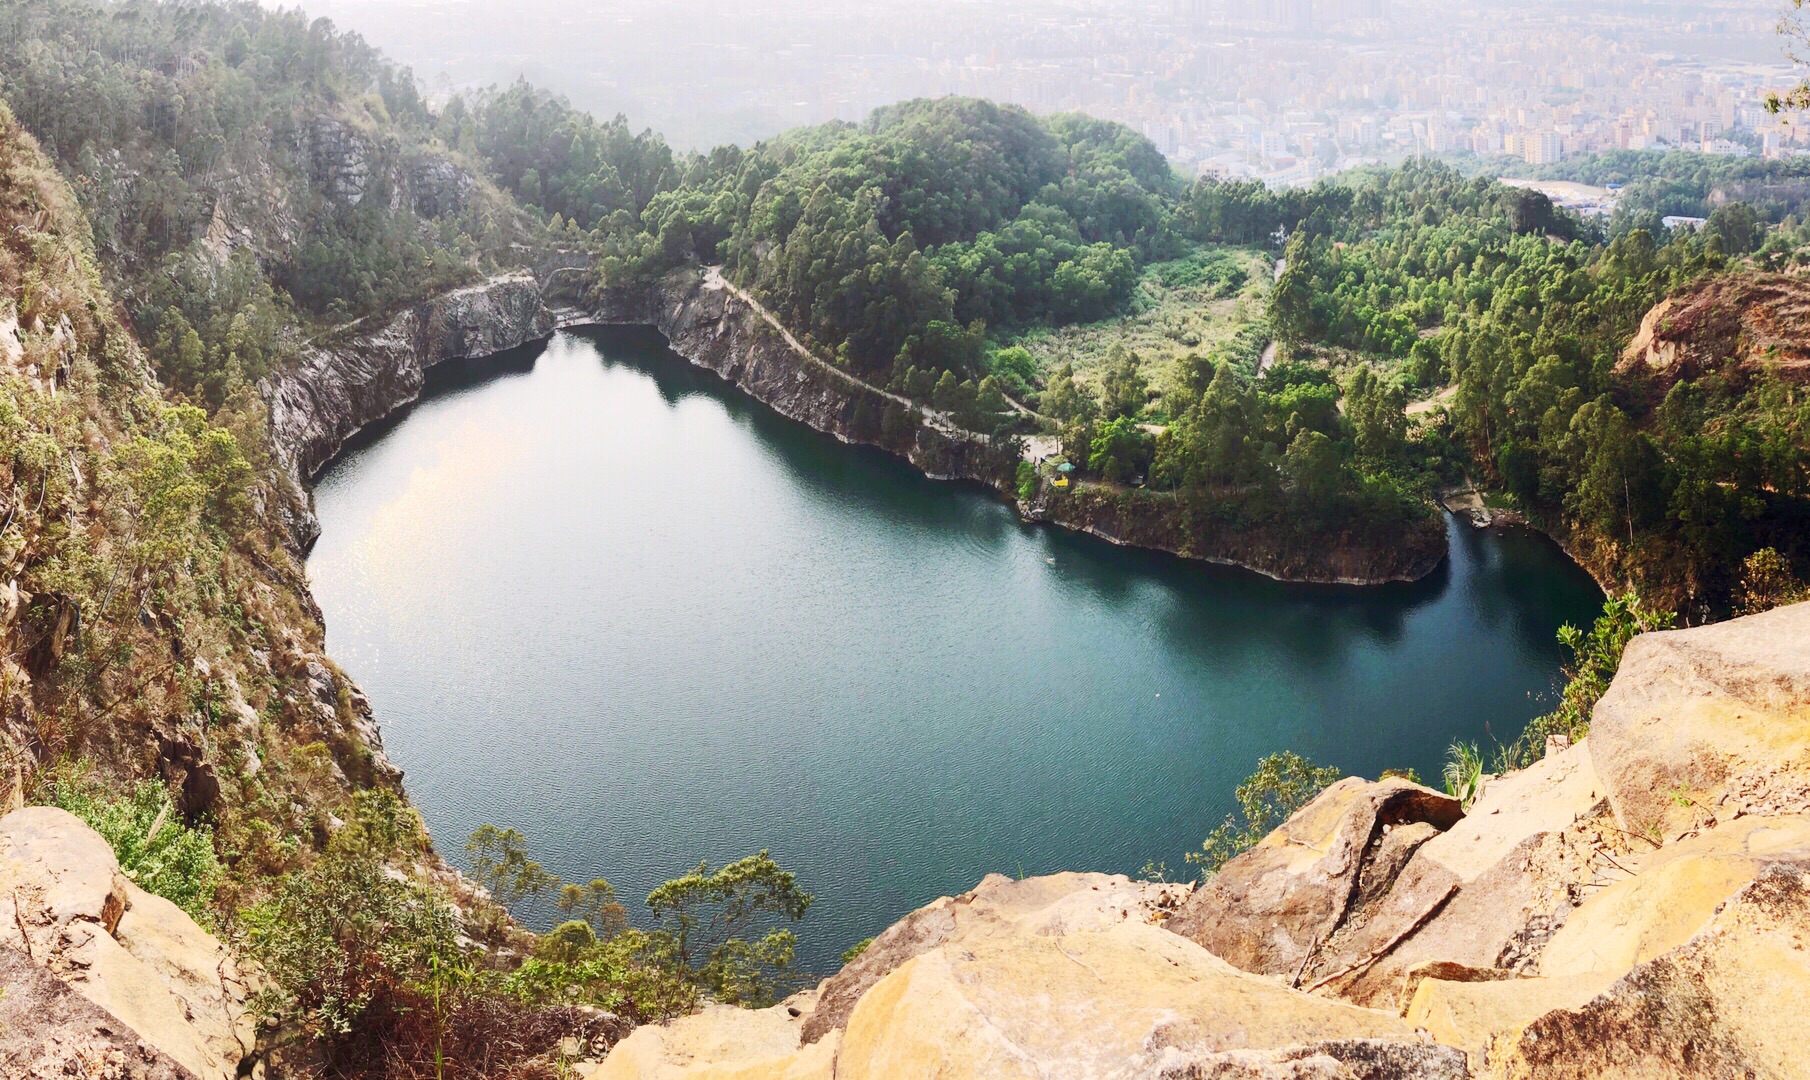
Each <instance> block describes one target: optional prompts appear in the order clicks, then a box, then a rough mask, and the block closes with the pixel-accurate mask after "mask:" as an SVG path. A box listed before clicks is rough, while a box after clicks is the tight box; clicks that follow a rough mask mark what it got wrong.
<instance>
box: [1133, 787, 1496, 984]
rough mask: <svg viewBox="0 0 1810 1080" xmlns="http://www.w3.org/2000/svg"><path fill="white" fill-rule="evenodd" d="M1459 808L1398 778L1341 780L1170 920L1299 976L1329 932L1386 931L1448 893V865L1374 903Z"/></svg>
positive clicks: (1277, 971) (1204, 939) (1231, 951)
mask: <svg viewBox="0 0 1810 1080" xmlns="http://www.w3.org/2000/svg"><path fill="white" fill-rule="evenodd" d="M1462 816H1463V810H1462V809H1461V808H1460V806H1459V803H1458V800H1457V799H1454V798H1452V797H1451V796H1449V795H1444V794H1441V793H1439V792H1436V791H1432V790H1430V789H1428V788H1424V787H1421V786H1420V785H1418V784H1410V783H1408V782H1407V781H1405V780H1394V779H1390V780H1382V781H1379V782H1377V783H1366V782H1365V781H1363V780H1359V779H1356V778H1348V779H1345V780H1341V781H1339V782H1338V783H1336V784H1334V785H1332V786H1331V787H1329V788H1327V789H1326V790H1325V791H1323V792H1321V793H1320V796H1319V797H1318V798H1316V799H1315V800H1314V801H1313V802H1311V803H1309V804H1308V805H1307V806H1306V807H1304V808H1302V810H1301V811H1300V812H1299V813H1297V814H1296V815H1295V816H1294V817H1292V818H1290V819H1289V820H1288V821H1287V822H1286V823H1285V824H1284V825H1283V826H1282V827H1281V828H1279V829H1277V830H1276V831H1275V832H1273V833H1271V834H1270V835H1269V836H1267V837H1265V838H1264V839H1263V841H1262V842H1261V843H1259V844H1258V845H1257V846H1256V847H1255V848H1252V849H1251V850H1250V851H1247V852H1245V853H1244V854H1243V855H1240V856H1239V857H1238V858H1236V859H1233V860H1232V861H1231V862H1229V863H1227V864H1226V865H1225V866H1224V867H1223V868H1222V869H1221V870H1220V871H1219V873H1217V874H1215V875H1214V876H1213V878H1212V880H1210V881H1208V882H1207V884H1206V885H1205V886H1204V887H1203V888H1202V889H1201V890H1200V892H1198V893H1196V894H1195V895H1194V897H1193V898H1192V899H1190V900H1189V901H1188V903H1187V905H1186V906H1185V907H1184V908H1183V909H1182V912H1181V914H1180V915H1178V916H1176V918H1175V919H1174V920H1172V921H1171V923H1170V927H1169V928H1170V929H1171V930H1173V931H1175V932H1176V933H1178V934H1182V935H1184V936H1186V937H1189V938H1192V939H1193V940H1194V941H1196V942H1199V943H1200V944H1201V945H1203V946H1205V947H1206V948H1207V949H1208V950H1209V951H1211V952H1213V953H1215V954H1216V955H1218V956H1220V957H1223V958H1224V959H1226V960H1228V961H1230V962H1231V963H1232V964H1234V965H1236V966H1238V967H1240V968H1242V969H1244V970H1245V971H1252V972H1256V973H1258V974H1262V975H1280V976H1283V977H1284V978H1285V979H1287V980H1288V982H1289V983H1290V985H1298V984H1299V983H1300V981H1301V979H1303V978H1304V977H1306V975H1307V969H1308V968H1309V967H1310V966H1311V965H1313V964H1314V962H1315V960H1316V959H1317V958H1318V956H1319V954H1320V953H1321V952H1322V951H1323V950H1324V949H1325V948H1326V947H1327V946H1328V944H1329V942H1330V941H1331V940H1332V938H1333V937H1334V935H1335V934H1336V933H1339V932H1340V931H1347V930H1355V929H1356V927H1357V926H1358V925H1359V924H1360V923H1361V924H1363V925H1364V926H1366V927H1367V928H1371V924H1372V923H1375V924H1376V925H1375V926H1374V927H1373V928H1371V933H1379V932H1380V933H1382V934H1384V935H1391V934H1394V933H1398V932H1401V931H1405V930H1407V929H1409V928H1410V927H1412V926H1413V925H1415V924H1417V923H1418V922H1419V921H1420V920H1421V919H1422V917H1423V916H1424V915H1425V914H1426V913H1427V912H1428V911H1430V910H1431V909H1433V908H1436V907H1438V906H1439V905H1441V904H1443V903H1444V902H1445V900H1446V898H1447V897H1448V896H1449V895H1451V893H1452V892H1453V891H1454V889H1456V887H1457V882H1456V881H1455V880H1454V879H1453V878H1452V877H1451V875H1450V874H1439V875H1435V876H1434V879H1433V880H1430V881H1429V882H1427V883H1426V884H1425V885H1424V887H1422V888H1420V889H1419V890H1417V891H1416V893H1415V899H1414V901H1413V902H1412V903H1410V904H1407V905H1402V904H1400V902H1399V900H1400V897H1399V896H1398V898H1397V900H1398V902H1397V904H1396V905H1395V906H1394V907H1379V906H1378V904H1377V902H1378V901H1379V900H1381V899H1382V895H1381V892H1379V888H1378V885H1379V884H1380V885H1381V886H1383V887H1384V890H1385V891H1386V886H1387V885H1388V884H1389V883H1392V882H1395V881H1397V875H1398V874H1399V873H1400V871H1401V868H1402V865H1403V864H1404V863H1405V862H1406V861H1407V858H1408V856H1409V855H1411V854H1412V852H1413V850H1414V849H1415V848H1416V847H1418V846H1419V845H1421V844H1424V843H1426V842H1427V841H1428V840H1430V839H1432V838H1433V837H1434V836H1435V835H1437V834H1438V832H1439V831H1440V830H1441V829H1449V828H1451V827H1452V825H1453V824H1455V823H1456V822H1457V821H1458V819H1459V818H1460V817H1462ZM1366 876H1368V877H1370V878H1372V879H1379V878H1380V879H1381V880H1380V882H1378V881H1372V882H1366V881H1365V880H1364V879H1365V877H1366ZM1367 886H1368V887H1367ZM1358 948H1359V949H1360V950H1361V951H1368V950H1366V949H1363V946H1358Z"/></svg>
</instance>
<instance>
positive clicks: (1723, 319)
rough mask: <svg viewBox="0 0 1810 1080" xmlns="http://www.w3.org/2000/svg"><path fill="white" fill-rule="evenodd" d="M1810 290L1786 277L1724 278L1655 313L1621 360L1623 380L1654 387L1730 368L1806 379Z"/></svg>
mask: <svg viewBox="0 0 1810 1080" xmlns="http://www.w3.org/2000/svg"><path fill="white" fill-rule="evenodd" d="M1807 325H1810V288H1807V287H1806V286H1805V284H1804V282H1803V280H1802V279H1801V278H1798V277H1796V276H1794V275H1791V274H1767V273H1754V274H1724V275H1719V276H1717V277H1715V278H1712V279H1709V280H1707V281H1703V282H1700V283H1698V284H1696V285H1693V286H1691V287H1690V288H1688V289H1686V290H1684V291H1683V292H1681V293H1679V294H1678V295H1676V296H1670V297H1667V298H1666V299H1664V300H1662V301H1660V302H1659V303H1658V304H1656V305H1654V307H1653V308H1652V310H1650V311H1648V312H1647V314H1646V317H1645V318H1644V319H1642V320H1641V322H1640V330H1639V332H1638V333H1636V334H1635V335H1634V338H1633V340H1631V341H1630V342H1629V343H1628V347H1627V348H1626V349H1625V350H1624V351H1623V353H1622V360H1621V364H1620V366H1619V368H1618V370H1619V371H1621V372H1629V371H1634V370H1641V371H1644V372H1645V373H1647V374H1648V375H1649V376H1650V377H1652V378H1653V379H1654V381H1655V382H1657V383H1658V385H1659V388H1660V389H1659V392H1660V393H1661V394H1663V393H1664V391H1665V390H1666V389H1668V388H1670V386H1671V384H1673V383H1675V382H1678V381H1680V380H1682V379H1690V378H1695V377H1697V376H1698V375H1702V374H1704V373H1707V372H1711V371H1716V370H1718V369H1721V368H1724V367H1726V366H1729V365H1735V366H1739V367H1747V368H1766V369H1769V370H1771V371H1774V372H1776V373H1778V374H1780V375H1782V376H1784V377H1786V378H1788V379H1795V380H1799V381H1801V380H1803V379H1806V378H1810V349H1806V348H1805V344H1804V342H1805V334H1804V328H1805V327H1806V326H1807Z"/></svg>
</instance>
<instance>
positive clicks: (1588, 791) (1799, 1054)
mask: <svg viewBox="0 0 1810 1080" xmlns="http://www.w3.org/2000/svg"><path fill="white" fill-rule="evenodd" d="M1805 612H1806V609H1805V608H1798V609H1787V610H1785V611H1782V612H1774V613H1772V614H1770V615H1765V616H1757V617H1754V618H1751V619H1745V620H1740V621H1738V622H1735V623H1731V624H1727V625H1726V626H1723V627H1715V628H1711V630H1709V631H1688V632H1685V633H1683V634H1664V635H1651V636H1649V637H1648V638H1642V639H1638V640H1637V641H1636V643H1635V647H1631V648H1630V650H1629V653H1628V660H1626V661H1624V663H1623V666H1622V669H1621V672H1620V674H1619V675H1618V676H1617V677H1616V681H1615V684H1614V687H1613V688H1612V689H1611V692H1610V694H1609V695H1608V696H1606V697H1605V698H1604V699H1603V703H1602V704H1601V705H1599V707H1598V713H1597V718H1596V724H1597V728H1596V731H1595V732H1593V734H1592V735H1591V737H1590V738H1589V739H1588V740H1585V741H1584V742H1581V743H1579V744H1577V745H1576V746H1572V747H1569V748H1567V749H1563V750H1559V751H1556V752H1554V753H1552V754H1550V755H1549V756H1548V757H1547V758H1546V759H1545V760H1544V761H1542V762H1540V763H1539V764H1538V765H1536V766H1534V767H1533V768H1530V769H1527V770H1524V771H1522V772H1520V773H1517V774H1515V775H1512V776H1508V777H1501V778H1495V779H1493V780H1491V781H1490V782H1489V783H1488V784H1486V786H1485V788H1484V790H1483V792H1482V793H1481V795H1480V796H1479V798H1478V799H1477V800H1476V802H1475V803H1474V804H1473V805H1472V807H1471V809H1470V811H1469V813H1468V814H1464V815H1463V816H1462V817H1461V816H1460V813H1459V808H1458V807H1457V805H1456V803H1455V802H1454V801H1453V800H1450V799H1447V798H1446V797H1444V796H1441V795H1439V794H1438V793H1436V792H1432V791H1428V790H1426V789H1424V788H1420V787H1418V786H1417V785H1412V784H1408V783H1405V782H1403V781H1400V780H1386V781H1382V782H1378V783H1367V782H1365V781H1362V780H1345V781H1341V782H1340V783H1338V784H1336V785H1334V786H1332V787H1331V788H1328V789H1327V790H1326V791H1325V792H1323V793H1322V794H1321V795H1320V797H1319V798H1317V799H1315V800H1314V801H1313V802H1312V803H1311V804H1309V805H1308V806H1307V807H1305V808H1303V809H1302V810H1301V811H1300V812H1299V813H1297V814H1296V815H1295V816H1294V817H1292V818H1291V819H1290V820H1289V821H1288V822H1287V823H1285V824H1284V825H1283V826H1282V827H1281V828H1280V829H1278V830H1276V831H1275V832H1274V833H1272V834H1271V835H1270V836H1268V837H1266V838H1265V839H1264V840H1263V842H1262V843H1260V844H1259V845H1258V846H1257V847H1256V848H1254V849H1253V850H1251V851H1250V852H1247V853H1245V854H1244V855H1242V856H1240V857H1239V858H1237V859H1235V860H1233V861H1232V862H1230V863H1228V864H1227V865H1226V866H1225V867H1224V868H1223V869H1221V871H1220V872H1219V874H1218V875H1217V876H1216V877H1215V878H1214V879H1213V880H1211V881H1210V882H1208V883H1207V884H1206V885H1204V886H1202V887H1200V888H1199V889H1198V890H1195V891H1193V892H1192V894H1191V895H1190V894H1188V893H1186V892H1185V891H1178V890H1179V887H1177V886H1167V887H1163V886H1154V885H1146V884H1138V883H1134V882H1130V881H1128V880H1126V879H1124V878H1101V877H1098V876H1093V875H1060V876H1058V877H1054V878H1044V879H1033V880H1031V881H1007V880H1006V879H1004V878H997V877H993V878H988V879H987V880H986V881H984V882H982V883H981V885H980V887H979V888H977V889H975V890H974V891H973V892H971V893H967V894H965V895H963V896H959V897H955V898H952V899H945V900H939V901H937V902H936V903H934V904H930V905H928V906H926V907H924V908H922V909H920V910H919V911H916V912H914V913H912V914H911V915H909V916H907V917H906V918H905V919H904V920H902V921H901V922H899V923H898V924H896V925H895V926H893V927H892V928H891V929H889V930H887V931H886V932H885V933H884V934H882V935H880V937H879V938H877V939H876V940H875V941H874V943H873V945H871V946H869V949H868V951H867V952H865V953H864V954H863V955H862V956H861V957H860V958H859V959H858V960H857V961H856V962H855V963H853V964H850V965H849V966H848V967H847V968H845V969H844V970H843V971H842V972H841V973H840V974H838V975H836V976H835V977H833V978H831V979H830V980H828V981H827V982H825V983H824V984H823V985H822V986H821V987H820V988H819V989H818V990H817V991H816V992H815V993H814V994H811V995H805V996H802V997H801V998H799V999H797V1000H795V1001H794V1002H793V1003H791V1005H790V1007H789V1008H782V1009H777V1010H772V1011H770V1012H769V1013H766V1014H744V1016H743V1017H737V1018H736V1020H735V1023H736V1024H738V1025H742V1026H740V1027H734V1028H732V1027H730V1026H728V1024H727V1023H726V1022H725V1020H724V1018H722V1017H721V1016H720V1014H715V1013H705V1014H700V1015H699V1016H695V1017H690V1018H687V1019H686V1020H683V1021H680V1022H678V1023H677V1024H674V1025H671V1026H670V1027H668V1028H656V1029H644V1030H643V1031H641V1032H637V1033H636V1034H635V1035H634V1036H632V1037H631V1038H629V1039H628V1040H627V1041H625V1042H624V1043H623V1044H622V1045H621V1046H620V1047H619V1048H618V1049H617V1050H616V1051H615V1053H614V1054H613V1055H612V1056H611V1057H610V1058H608V1059H607V1060H606V1061H605V1062H604V1063H603V1064H602V1065H601V1067H600V1068H599V1070H598V1071H597V1073H596V1075H597V1076H599V1077H608V1078H611V1080H624V1078H631V1077H633V1078H641V1077H662V1078H680V1077H684V1078H701V1077H707V1076H708V1077H731V1076H732V1077H742V1078H754V1077H798V1078H805V1077H810V1078H830V1077H835V1078H839V1080H840V1078H853V1077H870V1076H871V1077H879V1076H887V1077H895V1076H896V1077H919V1076H922V1077H932V1076H935V1077H983V1076H984V1077H987V1078H989V1080H992V1078H995V1077H1020V1076H1023V1077H1030V1076H1039V1077H1041V1076H1063V1077H1070V1076H1073V1077H1163V1078H1184V1077H1188V1078H1198V1077H1216V1078H1217V1077H1369V1078H1375V1080H1383V1078H1395V1077H1402V1078H1405V1077H1429V1076H1433V1077H1440V1076H1450V1077H1461V1076H1473V1077H1494V1078H1504V1080H1507V1078H1514V1080H1524V1078H1533V1077H1558V1078H1572V1077H1575V1078H1578V1080H1598V1078H1601V1077H1654V1078H1659V1077H1703V1078H1709V1077H1727V1076H1747V1077H1788V1076H1806V1075H1810V1069H1807V1068H1806V1066H1805V1057H1804V1047H1806V1046H1810V1013H1807V1012H1806V1011H1805V1010H1804V1009H1803V1007H1802V1003H1803V1002H1804V1001H1805V1000H1806V999H1810V813H1806V812H1803V811H1802V810H1801V808H1797V807H1796V804H1794V803H1792V802H1791V800H1790V799H1788V798H1780V797H1776V793H1777V791H1778V790H1779V789H1778V788H1776V787H1775V788H1773V789H1769V790H1772V791H1773V793H1774V794H1773V795H1769V796H1767V797H1765V798H1757V797H1753V794H1752V793H1753V792H1754V791H1756V790H1758V788H1756V787H1754V786H1753V785H1732V786H1731V785H1730V784H1728V783H1727V782H1725V781H1723V780H1717V781H1715V783H1718V784H1722V786H1720V787H1716V786H1709V787H1693V788H1690V789H1689V792H1691V793H1692V799H1693V800H1695V801H1696V802H1697V803H1700V804H1701V806H1699V807H1698V809H1699V813H1698V815H1697V816H1694V817H1692V818H1690V819H1688V822H1687V823H1688V825H1689V826H1690V829H1689V830H1688V832H1689V835H1686V836H1684V837H1683V838H1681V839H1675V838H1673V837H1672V836H1669V835H1666V834H1664V833H1661V834H1660V835H1658V836H1655V837H1653V838H1652V839H1646V838H1643V837H1642V836H1640V835H1636V834H1631V833H1630V832H1629V831H1628V830H1624V829H1622V828H1620V827H1619V826H1618V825H1617V824H1616V811H1612V810H1611V800H1612V799H1625V798H1628V797H1629V795H1630V792H1634V791H1636V790H1638V788H1639V784H1638V783H1637V782H1633V781H1628V780H1626V779H1625V777H1627V776H1650V775H1654V773H1653V772H1652V771H1651V769H1650V767H1648V766H1645V765H1640V766H1639V768H1646V769H1648V771H1647V772H1640V771H1639V769H1638V768H1637V769H1635V770H1633V771H1629V770H1628V767H1627V766H1626V764H1625V763H1626V762H1628V761H1634V762H1636V763H1637V764H1638V763H1640V762H1645V761H1648V760H1652V759H1657V760H1660V761H1663V762H1666V763H1667V767H1668V768H1673V769H1675V770H1676V771H1675V772H1673V773H1666V774H1664V775H1683V776H1698V775H1706V776H1708V775H1713V776H1721V777H1739V776H1742V775H1746V774H1747V773H1748V772H1751V771H1752V770H1753V769H1756V768H1760V767H1761V766H1766V767H1768V768H1771V769H1772V770H1773V771H1772V772H1770V773H1768V774H1767V775H1768V776H1773V777H1777V776H1787V777H1789V776H1795V775H1800V774H1797V773H1794V772H1792V771H1791V769H1788V768H1785V764H1788V763H1791V762H1795V761H1798V760H1799V759H1800V757H1801V755H1802V754H1803V753H1805V752H1806V751H1810V732H1806V731H1805V729H1804V724H1803V718H1804V715H1805V713H1804V704H1803V703H1804V701H1805V700H1806V698H1805V697H1804V696H1803V695H1802V694H1801V693H1800V688H1802V687H1803V686H1804V685H1805V683H1804V682H1803V677H1802V673H1803V671H1804V663H1805V657H1806V656H1810V620H1807V619H1806V615H1805ZM1630 684H1632V685H1630ZM1631 702H1633V703H1637V705H1633V706H1631V705H1630V703H1631ZM1756 716H1759V717H1765V718H1769V719H1768V722H1769V723H1770V724H1771V727H1770V728H1768V729H1767V731H1766V737H1765V738H1763V739H1758V740H1757V741H1756V737H1755V736H1754V730H1753V729H1754V725H1752V724H1748V723H1746V721H1747V720H1749V719H1751V718H1753V717H1756ZM1620 717H1633V718H1634V719H1635V721H1637V723H1638V727H1637V728H1635V729H1634V730H1636V731H1637V732H1638V734H1636V735H1633V736H1628V735H1619V734H1618V729H1617V726H1616V725H1617V723H1618V718H1620ZM1735 721H1740V723H1736V722H1735ZM1606 734H1607V735H1612V736H1616V737H1617V738H1621V739H1625V740H1626V744H1625V745H1624V743H1622V742H1617V743H1616V744H1615V745H1614V746H1613V747H1612V748H1611V750H1610V751H1609V752H1607V753H1603V752H1600V751H1599V750H1598V747H1597V743H1598V740H1599V739H1601V738H1603V736H1604V735H1606ZM1630 747H1639V748H1642V749H1643V751H1644V753H1645V754H1646V755H1647V756H1646V757H1642V756H1639V755H1633V754H1630V752H1629V748H1630ZM1705 762H1709V763H1712V764H1714V763H1720V765H1719V771H1718V768H1710V769H1708V770H1707V771H1705V764H1704V763H1705ZM1731 763H1732V764H1731ZM1693 769H1696V770H1698V771H1695V772H1693V771H1692V770H1693ZM1618 785H1619V786H1618ZM1730 792H1734V793H1735V795H1736V796H1737V797H1738V798H1737V797H1731V796H1729V793H1730ZM1635 805H1639V804H1638V803H1636V804H1635ZM1703 807H1713V808H1715V810H1716V812H1714V813H1709V814H1704V813H1702V812H1701V810H1702V808H1703ZM1178 901H1179V902H1180V904H1179V909H1178V910H1177V911H1176V913H1175V914H1173V915H1172V916H1170V917H1168V918H1165V915H1168V914H1169V912H1170V911H1171V909H1172V908H1174V907H1175V906H1176V904H1177V902H1178ZM1184 935H1185V937H1184ZM1297 987H1298V988H1297ZM751 1033H757V1035H758V1037H757V1036H756V1034H751Z"/></svg>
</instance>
